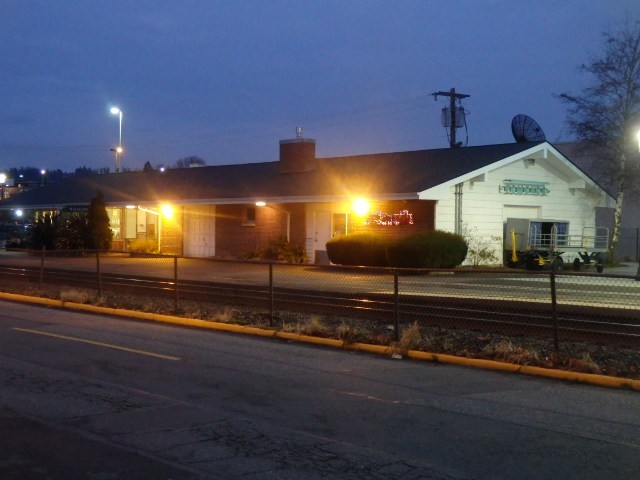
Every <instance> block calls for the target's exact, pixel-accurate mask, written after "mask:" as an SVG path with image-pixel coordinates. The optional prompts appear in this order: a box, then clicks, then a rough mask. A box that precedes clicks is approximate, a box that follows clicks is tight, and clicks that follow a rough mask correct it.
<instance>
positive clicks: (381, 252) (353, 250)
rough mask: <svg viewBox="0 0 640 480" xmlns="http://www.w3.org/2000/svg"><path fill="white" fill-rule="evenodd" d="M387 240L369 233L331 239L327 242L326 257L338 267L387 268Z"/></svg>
mask: <svg viewBox="0 0 640 480" xmlns="http://www.w3.org/2000/svg"><path fill="white" fill-rule="evenodd" d="M387 246H388V240H387V239H386V238H384V237H380V236H378V235H373V234H370V233H354V234H351V235H341V236H339V237H333V238H332V239H331V240H329V241H328V242H327V255H329V260H331V262H332V263H336V264H338V265H362V266H367V267H386V266H387Z"/></svg>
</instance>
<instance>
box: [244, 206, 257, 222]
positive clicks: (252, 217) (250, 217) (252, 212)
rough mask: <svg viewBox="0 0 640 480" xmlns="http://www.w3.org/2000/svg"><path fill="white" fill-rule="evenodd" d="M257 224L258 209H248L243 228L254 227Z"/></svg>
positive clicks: (245, 213)
mask: <svg viewBox="0 0 640 480" xmlns="http://www.w3.org/2000/svg"><path fill="white" fill-rule="evenodd" d="M255 224H256V207H247V208H246V209H245V212H244V221H243V222H242V226H244V227H253V226H255Z"/></svg>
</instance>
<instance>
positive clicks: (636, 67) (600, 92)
mask: <svg viewBox="0 0 640 480" xmlns="http://www.w3.org/2000/svg"><path fill="white" fill-rule="evenodd" d="M603 35H604V52H603V54H602V56H601V57H599V58H595V59H593V60H591V62H590V63H588V64H586V65H582V66H581V67H580V70H582V71H583V72H584V73H587V74H589V75H590V76H591V79H592V82H591V84H590V85H589V86H587V87H585V88H584V89H583V90H582V94H581V95H570V94H568V93H563V94H561V95H559V98H560V100H562V101H563V102H564V103H566V104H568V105H569V110H568V116H567V123H568V125H569V127H570V129H571V130H572V132H573V133H574V134H575V135H576V136H577V138H578V140H581V141H584V142H586V143H587V145H589V146H590V147H591V148H594V147H595V150H596V151H597V152H600V156H601V157H602V160H603V162H602V163H604V164H605V165H606V166H607V168H606V173H608V181H609V182H610V183H611V184H612V185H615V187H616V190H617V191H616V204H615V207H616V208H615V213H614V223H613V234H612V238H611V243H610V246H609V261H610V262H615V255H616V248H617V246H618V241H619V239H620V229H621V225H622V207H623V201H624V196H625V191H626V190H627V187H628V186H631V185H632V184H633V183H634V180H633V179H636V178H637V163H638V162H637V161H634V162H631V161H630V160H631V159H632V158H633V157H637V155H638V140H637V136H636V135H637V133H638V124H639V123H640V23H635V24H634V25H628V24H627V25H626V26H625V27H624V28H622V29H621V30H620V31H618V32H615V33H604V34H603ZM634 164H636V165H634Z"/></svg>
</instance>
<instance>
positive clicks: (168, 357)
mask: <svg viewBox="0 0 640 480" xmlns="http://www.w3.org/2000/svg"><path fill="white" fill-rule="evenodd" d="M13 330H17V331H19V332H25V333H35V334H36V335H44V336H45V337H54V338H61V339H63V340H71V341H72V342H80V343H88V344H89V345H96V346H98V347H104V348H111V349H113V350H121V351H123V352H129V353H135V354H138V355H146V356H148V357H155V358H161V359H163V360H172V361H174V362H177V361H179V360H180V357H172V356H171V355H162V354H160V353H153V352H147V351H145V350H136V349H135V348H127V347H121V346H119V345H113V344H111V343H102V342H94V341H93V340H85V339H84V338H78V337H69V336H67V335H59V334H57V333H48V332H41V331H39V330H31V329H29V328H14V329H13Z"/></svg>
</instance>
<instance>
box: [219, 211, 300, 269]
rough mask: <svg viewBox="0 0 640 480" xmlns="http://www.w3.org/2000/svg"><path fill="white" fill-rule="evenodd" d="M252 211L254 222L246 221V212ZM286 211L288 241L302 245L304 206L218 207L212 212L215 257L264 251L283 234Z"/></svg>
mask: <svg viewBox="0 0 640 480" xmlns="http://www.w3.org/2000/svg"><path fill="white" fill-rule="evenodd" d="M248 208H254V209H255V222H253V223H249V222H247V209H248ZM281 210H285V211H287V212H290V215H291V228H290V239H291V241H292V242H293V243H296V244H298V245H304V237H305V220H304V218H305V217H304V206H301V205H275V204H274V205H272V206H265V207H256V206H253V205H219V206H218V207H217V209H216V256H219V257H237V256H238V255H241V254H243V253H247V252H255V251H256V250H259V249H262V248H265V247H266V246H267V245H268V244H269V242H270V241H272V240H276V239H278V238H279V237H284V236H286V234H287V214H286V213H285V212H283V211H281Z"/></svg>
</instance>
